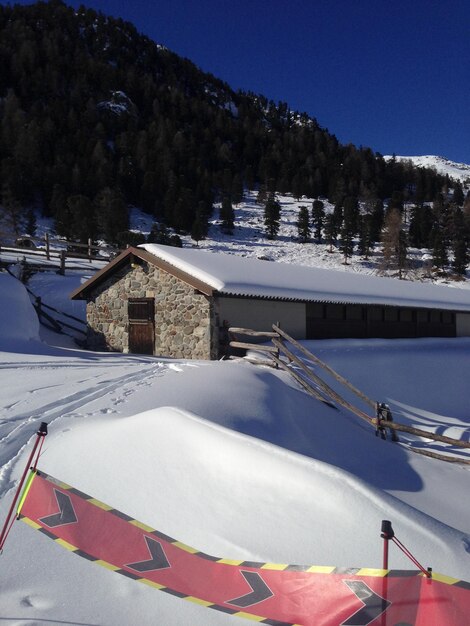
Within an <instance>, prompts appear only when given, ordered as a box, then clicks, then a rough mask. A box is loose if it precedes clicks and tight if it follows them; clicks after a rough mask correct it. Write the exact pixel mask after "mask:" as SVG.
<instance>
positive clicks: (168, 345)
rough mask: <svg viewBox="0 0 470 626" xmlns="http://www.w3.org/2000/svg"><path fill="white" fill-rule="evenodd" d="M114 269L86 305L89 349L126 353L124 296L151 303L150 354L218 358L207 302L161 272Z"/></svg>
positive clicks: (142, 268) (209, 302)
mask: <svg viewBox="0 0 470 626" xmlns="http://www.w3.org/2000/svg"><path fill="white" fill-rule="evenodd" d="M139 263H140V264H139V265H137V266H136V267H132V266H131V265H130V264H128V265H126V266H125V267H123V268H121V269H120V270H118V271H115V272H114V273H113V275H112V277H110V278H109V279H108V280H106V281H104V282H103V283H101V284H100V285H99V287H97V288H96V289H95V290H94V291H93V293H92V294H91V297H90V298H89V301H88V304H87V323H88V346H89V347H90V348H92V349H94V350H114V351H118V352H129V341H128V339H129V333H128V326H129V320H128V315H127V301H128V298H154V300H155V354H156V355H158V356H168V357H174V358H185V359H211V358H217V349H218V336H217V325H216V314H215V310H214V303H213V300H212V298H208V297H207V296H205V295H204V294H202V293H200V292H198V291H196V290H195V289H194V287H191V286H190V285H188V284H186V283H185V282H183V281H181V280H180V279H178V278H176V277H175V276H172V275H171V274H169V273H168V272H165V271H164V270H160V269H159V268H157V267H155V266H153V265H150V264H147V263H145V262H143V261H139Z"/></svg>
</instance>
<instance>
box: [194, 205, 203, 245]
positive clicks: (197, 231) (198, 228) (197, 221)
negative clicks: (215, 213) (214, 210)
mask: <svg viewBox="0 0 470 626" xmlns="http://www.w3.org/2000/svg"><path fill="white" fill-rule="evenodd" d="M202 220H203V218H202V216H201V214H200V213H199V212H197V213H196V217H195V218H194V222H193V225H192V227H191V239H192V240H193V241H195V242H196V245H197V246H199V242H200V241H201V239H204V226H203V223H202Z"/></svg>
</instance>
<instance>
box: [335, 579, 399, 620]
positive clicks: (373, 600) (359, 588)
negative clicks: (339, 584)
mask: <svg viewBox="0 0 470 626" xmlns="http://www.w3.org/2000/svg"><path fill="white" fill-rule="evenodd" d="M344 582H345V583H346V585H347V586H348V587H349V588H350V589H351V591H352V592H353V593H354V595H356V596H357V597H358V599H359V600H360V601H361V602H362V603H363V604H364V606H363V607H362V608H361V609H359V610H358V611H356V613H354V615H352V616H351V617H349V618H348V619H347V620H346V621H345V622H343V623H342V625H341V626H367V624H370V623H371V622H373V621H374V620H375V619H376V618H377V617H379V615H382V613H383V612H384V611H386V610H387V609H388V607H389V606H390V605H391V604H392V603H391V602H389V601H388V600H385V598H382V597H381V596H379V595H378V594H376V593H374V592H373V591H372V589H371V588H370V587H368V586H367V585H366V583H364V582H362V581H361V580H345V581H344Z"/></svg>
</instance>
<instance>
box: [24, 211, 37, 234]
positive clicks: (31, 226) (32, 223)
mask: <svg viewBox="0 0 470 626" xmlns="http://www.w3.org/2000/svg"><path fill="white" fill-rule="evenodd" d="M36 229H37V220H36V213H35V211H34V209H33V208H29V209H28V210H27V212H26V227H25V230H26V232H27V234H28V235H30V236H31V237H34V235H35V234H36Z"/></svg>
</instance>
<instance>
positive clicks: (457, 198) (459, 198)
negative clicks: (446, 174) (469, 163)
mask: <svg viewBox="0 0 470 626" xmlns="http://www.w3.org/2000/svg"><path fill="white" fill-rule="evenodd" d="M464 200H465V196H464V194H463V189H462V185H461V184H460V183H455V186H454V193H453V194H452V202H454V204H456V205H457V206H462V205H463V203H464Z"/></svg>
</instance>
